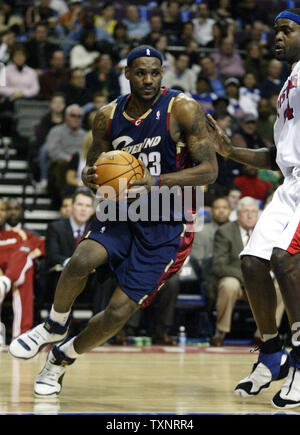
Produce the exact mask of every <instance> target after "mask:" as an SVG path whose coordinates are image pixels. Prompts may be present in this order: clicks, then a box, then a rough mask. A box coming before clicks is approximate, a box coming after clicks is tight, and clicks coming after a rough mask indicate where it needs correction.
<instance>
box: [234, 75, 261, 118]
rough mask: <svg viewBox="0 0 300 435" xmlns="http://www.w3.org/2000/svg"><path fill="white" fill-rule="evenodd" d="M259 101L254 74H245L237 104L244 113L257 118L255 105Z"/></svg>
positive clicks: (259, 94)
mask: <svg viewBox="0 0 300 435" xmlns="http://www.w3.org/2000/svg"><path fill="white" fill-rule="evenodd" d="M260 99H261V93H260V90H259V88H258V87H257V82H256V79H255V76H254V74H251V73H247V74H245V75H244V77H243V83H242V86H241V87H240V96H239V103H240V106H241V108H242V110H243V111H244V113H251V114H253V115H254V116H255V117H256V118H257V116H258V112H257V105H258V102H259V100H260Z"/></svg>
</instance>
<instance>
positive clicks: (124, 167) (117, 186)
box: [94, 150, 144, 200]
mask: <svg viewBox="0 0 300 435" xmlns="http://www.w3.org/2000/svg"><path fill="white" fill-rule="evenodd" d="M94 166H96V167H97V169H96V174H97V175H98V178H97V179H96V181H95V182H96V184H98V185H99V187H102V186H103V187H106V186H110V187H112V188H113V189H114V191H115V194H114V195H110V193H107V192H105V194H104V197H105V198H107V199H115V200H119V199H121V198H122V194H123V193H124V192H125V191H126V189H128V188H129V182H130V181H133V180H141V179H142V178H143V176H144V171H143V168H142V166H141V165H140V163H139V161H138V160H137V159H136V158H135V157H134V156H132V155H131V154H129V153H126V152H125V151H118V150H117V151H109V152H107V153H105V154H103V155H102V156H100V157H99V158H98V159H97V161H96V162H95V165H94Z"/></svg>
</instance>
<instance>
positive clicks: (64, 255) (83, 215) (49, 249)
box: [46, 190, 95, 294]
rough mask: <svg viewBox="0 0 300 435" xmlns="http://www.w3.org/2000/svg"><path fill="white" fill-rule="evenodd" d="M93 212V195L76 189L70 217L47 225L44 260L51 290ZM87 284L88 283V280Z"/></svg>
mask: <svg viewBox="0 0 300 435" xmlns="http://www.w3.org/2000/svg"><path fill="white" fill-rule="evenodd" d="M94 212H95V209H94V197H93V195H92V194H91V193H90V192H89V191H87V190H78V191H76V192H75V194H74V195H73V197H72V211H71V215H70V217H69V218H64V219H59V220H57V221H54V222H51V223H50V224H49V225H48V228H47V233H46V261H47V267H48V270H49V271H50V274H49V281H50V282H49V287H50V288H51V290H52V291H54V289H55V287H56V283H57V281H58V279H59V276H60V272H61V271H62V270H63V268H64V267H65V266H66V264H67V263H68V261H69V259H70V258H71V257H72V255H73V252H74V251H75V248H76V246H77V244H78V243H79V241H80V240H81V239H82V237H83V236H84V234H85V233H86V231H87V227H88V225H89V223H90V220H91V218H92V216H93V214H94ZM91 278H93V277H91ZM91 280H92V279H91ZM91 280H89V281H91ZM88 285H90V282H89V283H88ZM51 294H52V293H51Z"/></svg>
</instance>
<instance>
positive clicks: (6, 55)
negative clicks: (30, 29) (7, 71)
mask: <svg viewBox="0 0 300 435" xmlns="http://www.w3.org/2000/svg"><path fill="white" fill-rule="evenodd" d="M15 43H16V33H15V32H14V31H13V30H10V29H8V30H5V32H3V33H2V36H1V43H0V62H2V63H5V64H8V62H9V61H10V60H11V53H12V50H13V48H14V45H15Z"/></svg>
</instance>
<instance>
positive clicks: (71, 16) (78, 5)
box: [59, 0, 84, 35]
mask: <svg viewBox="0 0 300 435" xmlns="http://www.w3.org/2000/svg"><path fill="white" fill-rule="evenodd" d="M68 6H69V10H68V11H67V12H64V13H63V14H61V15H60V17H59V23H60V24H61V26H62V27H63V29H64V31H65V34H66V35H68V34H69V33H70V32H72V31H73V30H76V29H77V28H78V27H79V26H82V25H83V23H84V6H83V3H82V0H70V1H69V2H68Z"/></svg>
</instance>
